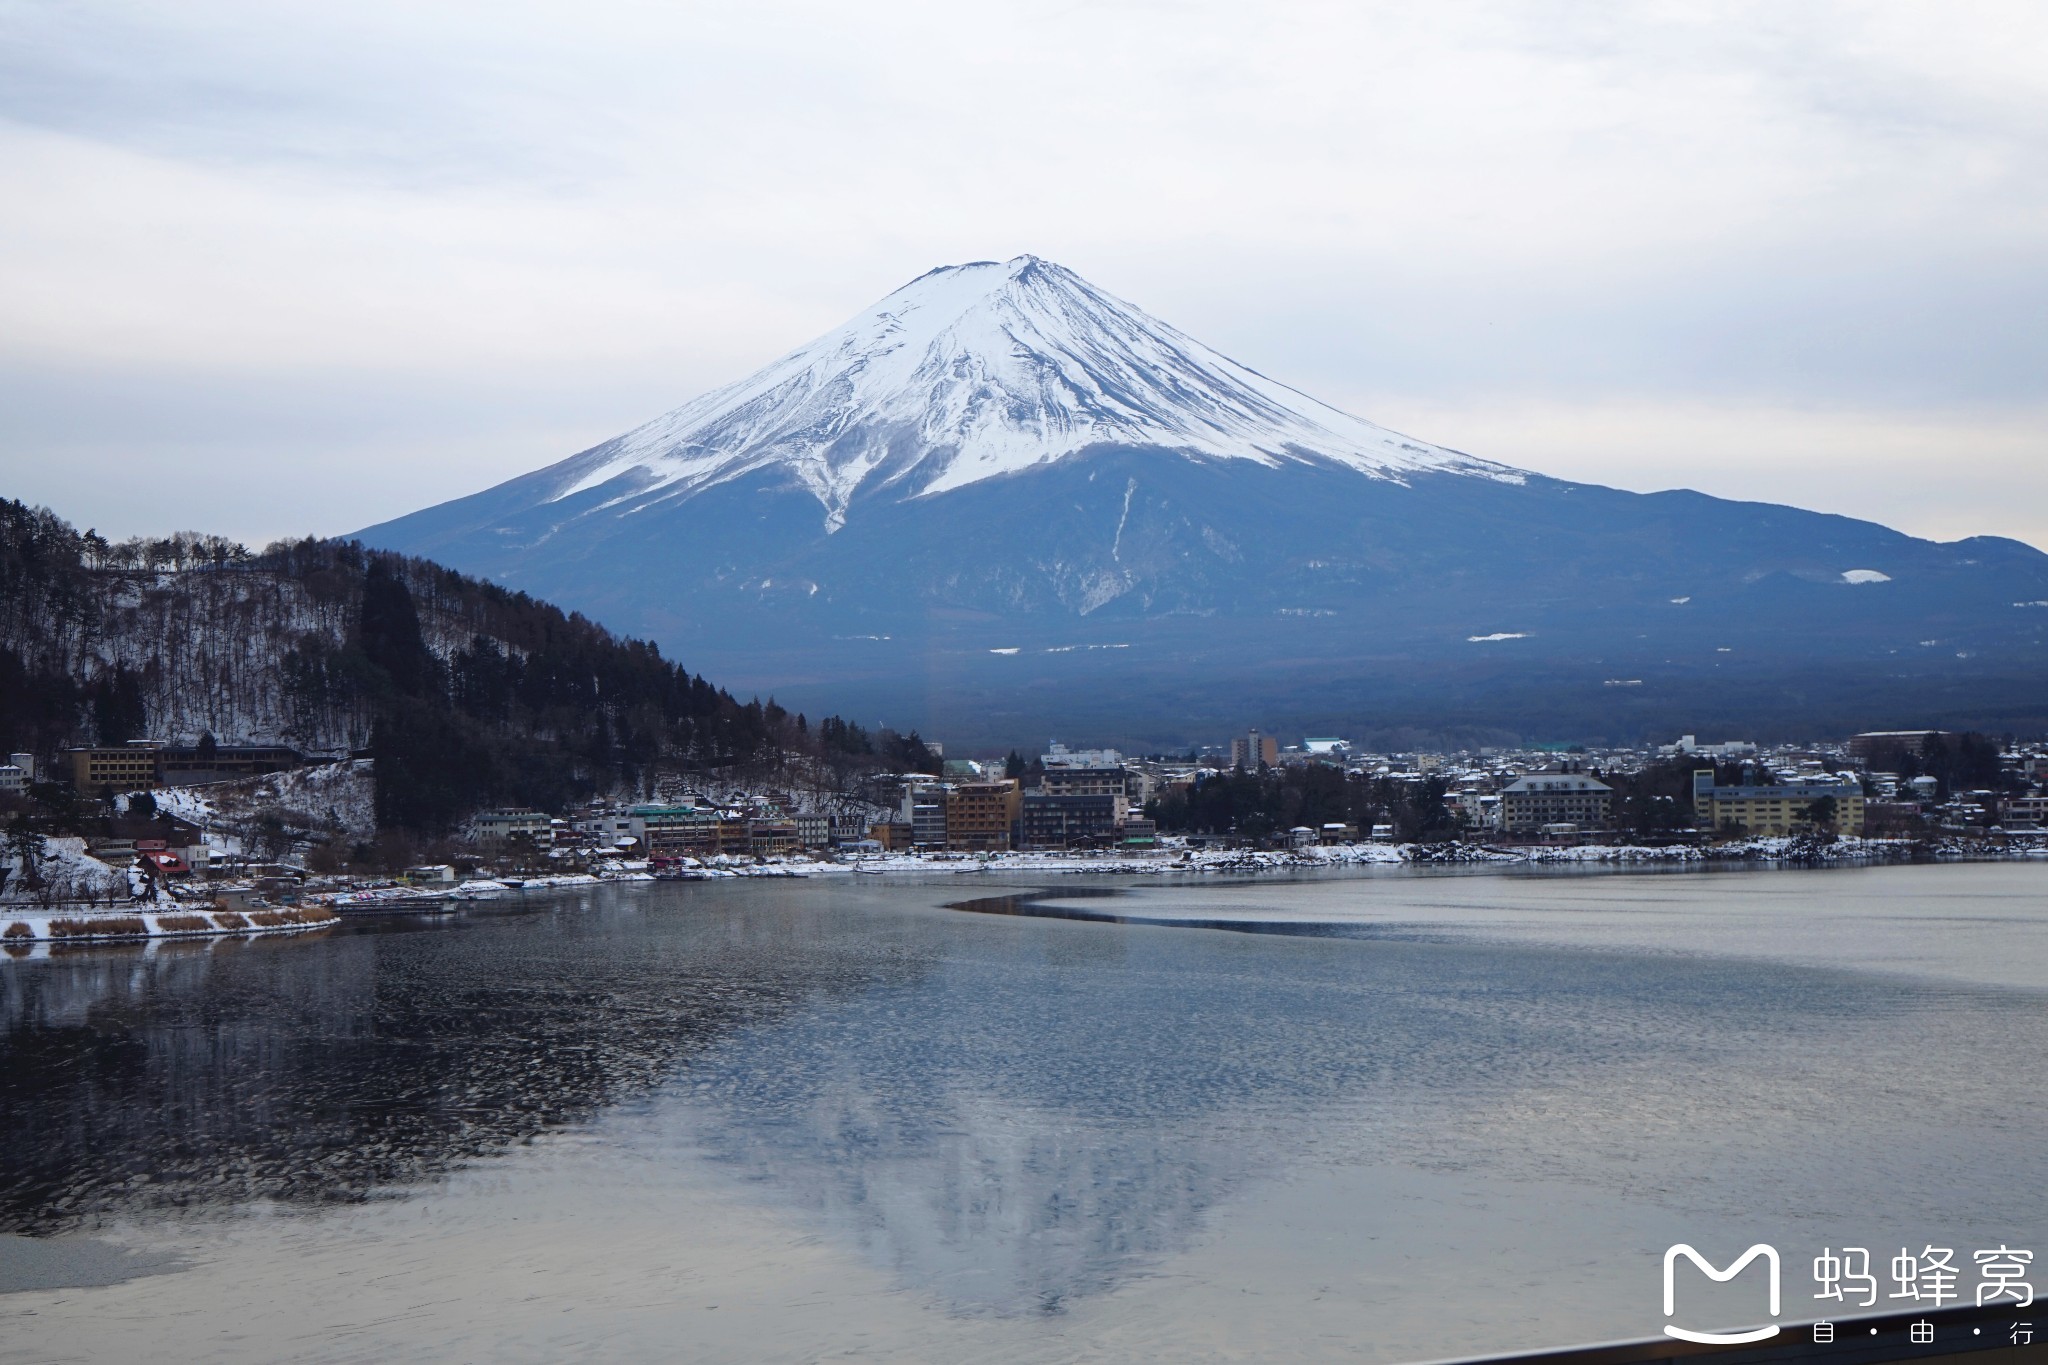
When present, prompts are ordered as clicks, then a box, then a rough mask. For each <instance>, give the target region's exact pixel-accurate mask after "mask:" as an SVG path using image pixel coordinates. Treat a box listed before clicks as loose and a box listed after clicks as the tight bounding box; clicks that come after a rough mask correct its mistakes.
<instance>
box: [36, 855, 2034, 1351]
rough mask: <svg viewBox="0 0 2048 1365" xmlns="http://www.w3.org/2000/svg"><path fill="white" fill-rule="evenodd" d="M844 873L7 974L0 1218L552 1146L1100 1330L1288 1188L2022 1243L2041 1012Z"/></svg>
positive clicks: (143, 1205) (1893, 981)
mask: <svg viewBox="0 0 2048 1365" xmlns="http://www.w3.org/2000/svg"><path fill="white" fill-rule="evenodd" d="M858 880H862V881H863V882H864V883H865V884H863V885H859V886H847V885H845V884H844V883H840V884H837V885H798V886H787V885H785V886H782V887H777V886H775V885H773V884H766V885H755V886H741V887H724V886H712V887H659V888H648V889H646V890H644V891H638V892H633V891H627V892H618V893H611V892H607V893H601V894H598V895H595V896H592V897H589V898H586V899H584V900H582V901H578V902H573V903H564V904H561V905H559V906H557V907H556V908H554V909H552V910H548V911H542V912H538V913H523V914H508V913H491V912H472V913H470V914H469V915H467V916H465V917H463V918H461V919H458V920H455V921H452V922H446V923H441V924H434V925H416V924H410V923H404V922H400V923H392V924H386V925H380V926H354V925H351V926H347V927H345V928H343V929H342V930H341V931H339V932H336V933H334V934H333V935H331V936H330V937H329V938H327V939H326V940H325V941H322V942H291V941H280V940H260V941H257V942H252V943H247V944H222V945H218V946H217V947H214V948H212V949H206V948H183V947H172V948H169V949H166V950H161V951H156V952H150V953H142V952H135V951H128V952H118V951H107V952H93V953H89V954H83V955H79V956H76V957H70V958H65V959H59V960H53V961H48V962H35V963H29V964H16V965H15V966H13V967H11V968H4V969H0V992H4V996H0V1030H4V1041H0V1045H4V1048H5V1061H6V1066H5V1070H4V1076H0V1099H4V1102H5V1109H6V1116H7V1117H6V1133H7V1138H8V1144H9V1148H10V1150H11V1151H12V1152H14V1153H17V1154H20V1159H18V1160H14V1161H10V1162H8V1163H5V1164H0V1225H4V1226H5V1227H6V1228H8V1229H13V1230H28V1231H37V1232H47V1231H52V1230H56V1229H60V1228H65V1227H76V1226H91V1225H93V1224H95V1223H96V1222H98V1221H102V1220H106V1219H110V1218H120V1217H135V1216H141V1215H146V1214H150V1213H152V1212H153V1211H161V1210H164V1209H167V1208H188V1209H189V1208H204V1209H218V1208H232V1207H235V1206H238V1205H243V1204H247V1203H251V1202H256V1201H263V1202H268V1203H279V1204H284V1205H296V1206H319V1205H324V1204H332V1203H335V1202H338V1201H360V1200H364V1199H367V1198H370V1197H372V1196H374V1195H377V1194H379V1193H404V1192H405V1191H407V1190H410V1189H414V1188H417V1187H418V1186H419V1184H420V1182H422V1181H424V1180H428V1179H430V1178H432V1177H435V1176H437V1175H438V1174H440V1173H443V1172H446V1171H448V1170H450V1169H452V1168H454V1167H456V1166H459V1165H461V1164H463V1163H466V1162H472V1161H476V1160H479V1159H483V1158H488V1157H490V1156H491V1155H492V1154H494V1153H498V1152H502V1151H504V1150H506V1149H507V1148H509V1147H512V1146H515V1145H517V1144H519V1143H521V1142H523V1141H525V1140H526V1139H529V1138H531V1137H532V1136H534V1135H536V1134H538V1133H541V1132H543V1131H544V1130H547V1129H549V1128H552V1127H562V1126H576V1127H579V1128H581V1129H583V1130H585V1131H587V1132H588V1133H590V1134H592V1135H593V1136H594V1137H596V1138H597V1139H600V1141H598V1142H597V1143H596V1144H595V1146H596V1148H597V1150H598V1151H599V1152H601V1153H610V1154H611V1156H610V1157H604V1156H594V1157H591V1158H590V1159H592V1160H601V1159H613V1158H615V1159H617V1160H620V1161H625V1162H630V1163H636V1164H635V1165H634V1170H635V1171H636V1175H635V1178H636V1179H639V1178H644V1179H647V1180H651V1181H661V1180H696V1179H704V1178H707V1177H706V1175H705V1174H704V1172H705V1168H706V1165H707V1164H708V1166H709V1168H710V1170H711V1171H713V1172H715V1173H717V1174H716V1176H715V1178H719V1179H723V1180H726V1181H728V1182H730V1183H731V1185H732V1186H733V1188H735V1189H736V1190H739V1191H741V1192H743V1195H744V1197H746V1198H749V1199H753V1200H757V1201H761V1202H762V1203H764V1204H766V1205H772V1206H774V1207H775V1208H777V1209H779V1210H782V1211H784V1212H786V1213H793V1214H794V1215H795V1216H796V1217H798V1218H800V1219H802V1220H804V1221H806V1222H808V1223H810V1224H812V1225H814V1226H816V1227H817V1228H819V1229H820V1230H821V1231H823V1232H825V1233H826V1234H827V1235H829V1236H830V1237H832V1238H833V1239H835V1240H836V1241H837V1242H838V1243H839V1244H841V1245H844V1246H846V1247H849V1248H854V1249H857V1250H858V1251H859V1253H860V1254H861V1255H863V1256H864V1257H866V1258H867V1259H868V1260H869V1261H870V1262H872V1263H873V1264H875V1265H878V1266H880V1267H883V1268H884V1269H885V1270H886V1271H887V1272H888V1273H889V1274H890V1275H891V1276H892V1277H893V1278H894V1280H895V1282H896V1283H897V1284H899V1285H900V1286H901V1287H904V1288H908V1289H913V1290H916V1291H918V1292H920V1293H922V1294H925V1295H928V1296H930V1297H931V1298H932V1299H933V1300H935V1301H936V1302H939V1303H941V1304H943V1305H945V1306H947V1307H948V1308H949V1309H951V1310H952V1311H955V1312H961V1313H969V1314H984V1313H986V1314H997V1315H1002V1314H1013V1313H1059V1312H1062V1311H1064V1310H1066V1309H1068V1308H1069V1307H1070V1306H1071V1305H1073V1304H1075V1303H1077V1302H1079V1301H1084V1300H1087V1299H1090V1298H1091V1297H1095V1296H1100V1295H1103V1294H1105V1293H1108V1292H1110V1291H1112V1290H1115V1289H1116V1288H1117V1287H1118V1286H1119V1285H1121V1284H1124V1283H1126V1282H1128V1281H1130V1280H1131V1279H1132V1278H1133V1277H1136V1276H1142V1275H1144V1274H1147V1273H1149V1272H1150V1271H1151V1270H1152V1269H1154V1268H1156V1267H1158V1266H1159V1265H1161V1264H1162V1263H1163V1262H1165V1261H1166V1260H1167V1259H1168V1258H1170V1257H1172V1256H1173V1255H1175V1254H1176V1253H1178V1252H1181V1251H1183V1250H1184V1249H1186V1248H1188V1247H1189V1246H1190V1245H1191V1244H1193V1243H1194V1242H1195V1241H1197V1240H1198V1238H1199V1236H1200V1234H1201V1232H1202V1229H1203V1227H1204V1225H1205V1222H1206V1220H1207V1219H1208V1218H1209V1217H1210V1216H1211V1214H1212V1212H1213V1211H1215V1210H1218V1209H1219V1208H1222V1207H1227V1206H1230V1205H1232V1204H1233V1201H1240V1200H1242V1199H1243V1198H1245V1197H1247V1196H1246V1191H1247V1190H1248V1189H1250V1188H1251V1187H1252V1186H1254V1185H1255V1184H1257V1183H1258V1182H1260V1181H1264V1180H1269V1179H1272V1178H1275V1177H1285V1176H1286V1175H1288V1173H1290V1172H1300V1171H1305V1170H1315V1169H1325V1170H1331V1169H1338V1168H1349V1167H1364V1166H1375V1165H1389V1164H1392V1165H1401V1166H1406V1167H1410V1168H1416V1169H1421V1170H1425V1171H1434V1172H1440V1173H1451V1174H1453V1175H1456V1174H1458V1173H1471V1174H1472V1175H1473V1176H1474V1177H1475V1178H1476V1177H1478V1176H1482V1175H1483V1176H1485V1177H1486V1178H1488V1179H1506V1180H1518V1181H1563V1182H1566V1183H1567V1184H1575V1185H1577V1186H1580V1187H1583V1188H1585V1189H1588V1190H1598V1191H1600V1192H1602V1194H1603V1195H1613V1196H1618V1197H1621V1198H1625V1199H1634V1200H1640V1201H1643V1202H1644V1203H1645V1204H1647V1205H1652V1206H1655V1207H1657V1208H1660V1209H1664V1210H1667V1211H1670V1212H1672V1213H1674V1214H1675V1215H1682V1216H1687V1217H1693V1218H1696V1219H1700V1220H1708V1221H1712V1220H1722V1221H1741V1220H1745V1219H1747V1220H1749V1222H1750V1223H1752V1224H1753V1223H1755V1222H1756V1220H1757V1219H1759V1218H1764V1219H1767V1220H1770V1221H1771V1224H1772V1226H1773V1227H1777V1228H1782V1229H1783V1230H1784V1232H1785V1234H1787V1235H1801V1234H1805V1233H1809V1232H1811V1233H1814V1234H1815V1240H1816V1241H1818V1240H1819V1239H1820V1235H1821V1234H1823V1233H1825V1234H1826V1235H1827V1236H1829V1237H1830V1238H1831V1239H1832V1240H1835V1241H1836V1242H1837V1243H1839V1241H1840V1240H1841V1237H1840V1236H1839V1235H1837V1230H1840V1231H1841V1232H1847V1231H1850V1230H1852V1229H1861V1228H1863V1227H1865V1226H1868V1225H1869V1223H1870V1220H1871V1218H1872V1216H1873V1214H1882V1215H1883V1216H1884V1217H1885V1218H1887V1219H1889V1220H1891V1221H1890V1223H1889V1224H1887V1226H1899V1227H1901V1228H1904V1227H1907V1226H1910V1227H1913V1228H1923V1229H1931V1230H1934V1231H1936V1232H1937V1233H1941V1234H1944V1235H1952V1236H1956V1237H1962V1236H1964V1235H1966V1234H1969V1233H1972V1232H1976V1231H1979V1230H1981V1231H1983V1232H1984V1233H1985V1234H1986V1235H2008V1236H2012V1235H2017V1236H2025V1235H2028V1234H2029V1233H2030V1232H2038V1231H2039V1230H2040V1229H2041V1228H2043V1227H2044V1226H2048V1224H2044V1222H2043V1220H2042V1219H2041V1217H2040V1215H2041V1213H2042V1211H2043V1199H2044V1196H2043V1193H2042V1191H2043V1190H2044V1189H2048V1178H2044V1177H2048V1157H2044V1153H2043V1147H2042V1144H2041V1143H2040V1141H2039V1137H2038V1134H2039V1132H2040V1131H2041V1120H2042V1118H2043V1117H2044V1103H2043V1100H2042V1094H2043V1089H2042V1081H2043V1080H2044V1079H2048V1076H2044V1074H2043V1073H2044V1071H2048V1060H2044V1059H2048V1011H2044V1010H2043V1009H2042V1008H2041V1005H2042V1000H2043V996H2042V994H2041V993H2040V992H2038V991H2032V992H2030V991H2021V990H2013V989H2004V988H2000V989H1993V988H1988V987H1972V986H1969V985H1966V984H1955V983H1951V984H1929V983H1923V982H1915V981H1913V980H1910V979H1906V978H1903V977H1897V976H1892V977H1886V976H1878V975H1873V974H1868V973H1856V972H1846V971H1831V970H1827V969H1822V968H1815V967H1812V966H1793V965H1784V964H1774V963H1771V962H1762V961H1743V960H1736V959H1733V958H1721V957H1712V956H1706V957H1702V956H1697V955H1694V956H1686V955H1653V954H1647V953H1640V952H1632V951H1612V952H1602V953H1588V952H1583V951H1568V950H1565V949H1561V948H1557V947H1550V946H1543V945H1540V944H1529V943H1516V944H1504V943H1499V942H1486V941H1446V940H1444V939H1442V938H1441V937H1440V936H1439V937H1438V938H1436V939H1431V938H1429V937H1427V936H1423V937H1414V938H1402V937H1399V936H1388V937H1381V938H1372V939H1355V938H1354V939H1332V938H1327V937H1295V936H1280V935H1275V934H1270V933H1267V934H1218V933H1204V932H1192V931H1186V930H1174V929H1160V928H1142V927H1127V926H1122V925H1113V924H1099V923H1093V924H1091V923H1073V922H1062V921H1056V920H1037V919H1027V918H1018V917H1014V916H1007V915H972V914H960V913H957V912H949V911H945V910H941V909H938V908H935V907H936V906H937V905H938V904H940V903H941V902H943V901H945V900H948V899H952V898H953V897H954V896H956V895H957V892H951V889H950V888H940V889H938V890H931V889H928V888H919V887H894V888H892V887H888V886H876V885H874V884H873V883H872V882H867V881H866V879H858ZM1716 881H1717V883H1718V884H1717V885H1716V887H1715V888H1714V889H1715V891H1716V892H1719V891H1721V890H1722V888H1723V886H1725V885H1726V879H1716ZM1461 889H1462V890H1464V891H1465V892H1466V893H1467V894H1470V895H1477V896H1481V897H1485V896H1489V895H1491V896H1494V897H1496V898H1500V899H1501V900H1502V901H1503V903H1507V902H1510V901H1512V899H1513V897H1514V895H1515V892H1514V890H1513V887H1512V884H1511V883H1509V882H1506V881H1501V882H1498V883H1497V884H1496V889H1492V890H1489V889H1487V888H1485V887H1479V888H1477V889H1474V888H1473V887H1472V886H1471V885H1469V884H1468V885H1467V886H1466V887H1464V888H1461ZM1018 890H1019V891H1020V892H1021V891H1024V890H1026V889H1025V888H1019V889H1018ZM949 893H950V894H949ZM1057 894H1058V895H1059V896H1060V898H1061V899H1062V901H1068V900H1071V899H1073V896H1074V892H1073V889H1072V888H1062V889H1060V890H1059V891H1058V892H1057ZM1147 894H1149V895H1153V896H1155V897H1157V896H1167V897H1170V896H1171V895H1172V894H1173V893H1172V892H1171V891H1159V892H1148V893H1147ZM1243 894H1244V896H1245V897H1246V898H1247V899H1252V900H1257V899H1260V898H1262V897H1263V898H1265V899H1266V900H1269V901H1274V902H1276V903H1284V902H1285V900H1286V898H1287V896H1288V895H1289V894H1290V893H1289V892H1288V891H1287V889H1286V888H1285V886H1284V885H1272V884H1267V885H1264V886H1257V887H1247V888H1245V890H1244V893H1243ZM1110 904H1111V902H1105V901H1101V900H1092V901H1089V902H1088V903H1087V905H1086V906H1084V907H1083V908H1084V909H1088V910H1091V911H1092V910H1095V909H1099V908H1102V907H1106V906H1108V905H1110ZM994 908H1007V909H1010V910H1015V909H1017V908H1019V907H1018V906H1016V905H1011V906H1008V907H994ZM1357 1214H1358V1217H1359V1218H1361V1219H1366V1220H1370V1219H1371V1218H1373V1217H1375V1216H1377V1214H1376V1212H1375V1210H1374V1209H1372V1208H1360V1209H1359V1210H1358V1211H1357ZM1560 1218H1561V1219H1563V1220H1565V1221H1568V1220H1569V1218H1570V1215H1569V1213H1561V1214H1560ZM1987 1244H1988V1243H1987ZM1417 1254H1418V1256H1419V1257H1421V1258H1423V1259H1426V1258H1427V1257H1428V1255H1429V1248H1428V1247H1427V1246H1423V1247H1420V1248H1418V1253H1417Z"/></svg>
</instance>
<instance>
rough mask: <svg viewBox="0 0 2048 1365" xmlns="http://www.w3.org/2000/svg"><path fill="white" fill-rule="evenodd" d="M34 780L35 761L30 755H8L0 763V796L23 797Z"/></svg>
mask: <svg viewBox="0 0 2048 1365" xmlns="http://www.w3.org/2000/svg"><path fill="white" fill-rule="evenodd" d="M35 779H36V761H35V758H34V756H33V755H30V754H9V755H8V756H7V762H5V763H0V796H25V795H27V794H28V788H29V783H31V782H33V781H35Z"/></svg>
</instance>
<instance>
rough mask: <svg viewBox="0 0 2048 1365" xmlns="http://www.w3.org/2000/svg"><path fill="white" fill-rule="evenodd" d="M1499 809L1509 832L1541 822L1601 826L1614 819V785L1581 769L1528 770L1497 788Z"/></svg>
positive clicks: (1537, 827) (1522, 830) (1528, 829)
mask: <svg viewBox="0 0 2048 1365" xmlns="http://www.w3.org/2000/svg"><path fill="white" fill-rule="evenodd" d="M1499 810H1500V826H1501V828H1502V829H1504V830H1506V831H1507V832H1508V833H1510V834H1533V833H1535V832H1537V831H1539V830H1541V829H1542V828H1543V827H1544V826H1545V825H1576V826H1578V827H1579V828H1580V829H1605V828H1606V827H1607V826H1608V825H1609V824H1610V823H1612V822H1613V819H1614V789H1613V788H1612V787H1609V786H1608V785H1607V784H1606V783H1605V782H1602V781H1599V780H1598V779H1597V778H1591V777H1587V776H1584V775H1583V774H1581V773H1531V774H1529V775H1528V776H1527V777H1524V778H1521V779H1519V780H1517V781H1515V782H1511V783H1509V784H1508V785H1507V786H1506V787H1504V788H1502V789H1501V794H1500V806H1499Z"/></svg>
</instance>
